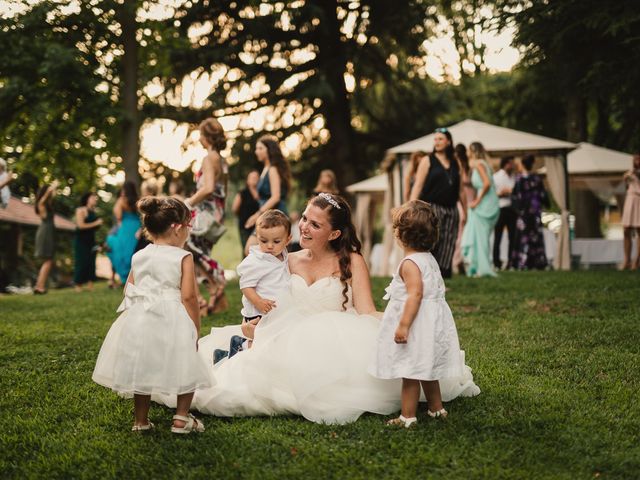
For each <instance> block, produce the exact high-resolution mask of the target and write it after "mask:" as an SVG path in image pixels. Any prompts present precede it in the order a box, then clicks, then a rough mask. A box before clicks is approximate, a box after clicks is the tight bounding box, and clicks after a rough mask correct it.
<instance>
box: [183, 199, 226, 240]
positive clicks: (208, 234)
mask: <svg viewBox="0 0 640 480" xmlns="http://www.w3.org/2000/svg"><path fill="white" fill-rule="evenodd" d="M195 212H196V215H195V218H194V219H193V227H192V228H191V234H192V235H195V236H198V237H202V238H204V239H205V240H207V241H208V242H211V243H212V244H215V243H216V242H217V241H218V240H219V239H220V237H222V235H224V234H225V232H226V231H227V227H225V226H224V225H223V224H222V223H221V222H220V215H216V212H215V211H214V210H213V209H211V208H210V207H209V208H206V207H205V208H202V207H201V205H197V206H196V209H195Z"/></svg>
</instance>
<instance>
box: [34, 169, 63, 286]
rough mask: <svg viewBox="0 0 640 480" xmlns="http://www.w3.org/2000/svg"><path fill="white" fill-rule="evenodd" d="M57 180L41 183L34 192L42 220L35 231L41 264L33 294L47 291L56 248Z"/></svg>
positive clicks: (37, 211)
mask: <svg viewBox="0 0 640 480" xmlns="http://www.w3.org/2000/svg"><path fill="white" fill-rule="evenodd" d="M58 185H59V184H58V181H57V180H54V181H53V182H52V183H51V185H42V186H41V187H40V188H39V189H38V192H37V193H36V205H35V211H36V214H37V215H38V216H39V217H40V219H41V220H42V221H41V223H40V225H38V230H37V231H36V252H35V253H36V258H41V259H42V260H43V261H42V265H41V266H40V271H39V272H38V278H37V280H36V285H35V287H34V288H33V293H34V295H42V294H45V293H47V279H48V278H49V274H50V273H51V269H52V268H53V257H54V254H55V250H56V238H55V235H56V233H55V230H56V227H55V225H54V218H55V212H54V211H53V199H54V197H55V196H56V188H58Z"/></svg>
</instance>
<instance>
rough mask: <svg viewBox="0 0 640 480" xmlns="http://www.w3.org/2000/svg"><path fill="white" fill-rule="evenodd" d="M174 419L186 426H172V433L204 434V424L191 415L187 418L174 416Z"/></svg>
mask: <svg viewBox="0 0 640 480" xmlns="http://www.w3.org/2000/svg"><path fill="white" fill-rule="evenodd" d="M173 419H174V420H180V421H181V422H184V426H183V427H173V426H172V427H171V433H191V432H196V433H202V432H204V424H203V423H202V422H201V421H200V420H198V419H196V417H194V416H193V415H191V414H189V415H188V416H186V417H185V416H184V415H174V416H173Z"/></svg>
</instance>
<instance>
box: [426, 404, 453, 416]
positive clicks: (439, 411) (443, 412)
mask: <svg viewBox="0 0 640 480" xmlns="http://www.w3.org/2000/svg"><path fill="white" fill-rule="evenodd" d="M427 415H429V416H430V417H431V418H447V416H448V415H449V413H448V412H447V411H446V410H445V409H444V407H443V408H441V409H440V410H438V411H436V412H432V411H431V410H427Z"/></svg>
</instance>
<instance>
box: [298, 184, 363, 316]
mask: <svg viewBox="0 0 640 480" xmlns="http://www.w3.org/2000/svg"><path fill="white" fill-rule="evenodd" d="M332 200H333V202H335V205H334V203H333V202H332ZM309 204H310V205H314V206H316V207H318V208H320V209H322V210H324V211H325V212H327V216H328V217H329V223H331V227H332V228H333V230H340V232H341V233H340V236H339V237H338V238H336V239H334V240H331V241H330V242H329V246H330V247H331V249H332V250H333V251H334V252H336V253H337V254H338V263H339V265H340V282H342V285H343V287H344V288H343V289H342V296H343V297H344V302H342V309H343V310H346V309H347V303H348V302H349V284H348V281H349V280H350V279H351V254H352V253H357V254H360V250H361V249H362V244H361V243H360V240H358V235H356V227H355V226H354V225H353V220H352V219H351V207H350V206H349V204H348V203H347V201H346V200H345V199H344V198H342V197H341V196H340V195H333V194H330V193H320V194H318V195H317V196H315V197H313V198H312V199H311V200H309ZM336 205H337V206H336Z"/></svg>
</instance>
